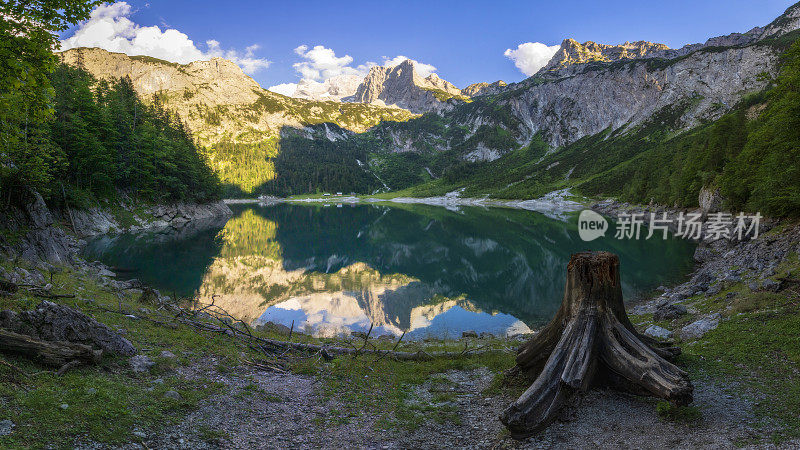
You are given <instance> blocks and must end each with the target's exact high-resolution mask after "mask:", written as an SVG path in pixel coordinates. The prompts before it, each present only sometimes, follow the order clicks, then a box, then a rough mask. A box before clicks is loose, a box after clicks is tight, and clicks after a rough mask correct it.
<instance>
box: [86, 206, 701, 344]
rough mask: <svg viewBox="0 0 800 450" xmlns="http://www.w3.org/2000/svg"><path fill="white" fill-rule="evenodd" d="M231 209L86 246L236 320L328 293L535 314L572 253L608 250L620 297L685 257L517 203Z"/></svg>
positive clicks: (376, 301)
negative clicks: (171, 228)
mask: <svg viewBox="0 0 800 450" xmlns="http://www.w3.org/2000/svg"><path fill="white" fill-rule="evenodd" d="M234 210H235V213H236V214H235V217H234V218H232V219H231V220H230V221H228V222H227V223H226V224H225V226H224V228H222V229H221V230H220V227H219V225H217V226H216V227H210V228H208V229H205V230H195V231H194V232H193V233H189V234H187V233H184V234H183V235H181V234H180V233H175V235H174V236H171V237H166V236H164V235H161V236H159V235H157V234H150V235H147V234H139V235H120V236H117V237H113V238H112V237H103V238H100V239H98V240H96V241H95V242H93V243H91V244H90V246H89V248H88V249H89V250H91V251H92V252H93V253H94V254H95V255H96V256H97V255H101V259H102V260H103V261H104V262H106V263H108V264H111V265H116V266H120V267H131V268H138V270H139V272H138V273H133V274H132V276H134V277H137V278H141V279H142V280H143V281H145V282H148V283H152V284H154V285H156V286H157V287H160V288H162V289H165V290H167V291H171V290H176V291H178V292H180V293H183V294H184V295H187V294H189V295H190V294H193V293H197V294H199V295H200V296H201V297H203V298H206V300H208V301H210V298H211V295H214V294H217V295H221V297H220V298H219V299H218V300H217V302H218V303H220V302H222V303H224V304H225V306H223V307H227V308H230V309H232V312H233V313H235V314H237V315H239V316H240V317H243V318H250V319H254V318H256V317H258V316H259V315H260V314H261V313H262V312H263V311H264V310H265V309H266V308H267V307H268V306H271V305H275V304H277V303H280V302H282V301H284V300H287V299H290V298H297V297H301V296H310V295H317V294H320V293H325V292H328V293H340V294H345V295H347V296H349V297H352V298H354V299H355V300H356V301H357V302H358V306H359V307H360V308H361V309H362V310H363V311H364V312H365V314H366V315H367V316H368V317H369V318H370V320H372V321H373V322H375V323H376V324H381V323H385V324H391V325H394V326H397V327H399V328H401V329H408V327H409V326H411V323H410V322H411V318H410V317H411V315H412V312H413V311H417V312H419V311H421V310H422V309H424V310H425V311H430V313H431V314H432V313H434V312H435V311H438V310H439V309H440V308H437V307H431V308H428V307H429V306H436V305H442V306H444V305H450V304H458V305H459V306H462V307H463V308H465V309H468V310H474V311H486V312H491V313H493V312H503V313H507V314H510V315H513V316H515V317H517V318H519V319H522V320H523V321H525V322H527V323H528V324H531V325H534V324H538V323H541V322H544V321H546V320H548V319H549V318H550V317H551V315H552V314H553V312H554V311H555V309H556V308H557V307H558V304H559V303H560V299H561V295H562V291H563V284H564V276H565V266H566V263H567V261H568V258H569V255H570V254H571V253H574V252H577V251H582V250H600V249H602V250H608V251H612V252H614V253H617V254H618V255H619V256H620V259H621V261H622V267H621V271H622V279H623V283H624V286H623V289H624V291H625V293H626V295H627V296H628V297H630V296H631V295H634V294H635V293H637V292H641V291H642V290H644V289H649V288H652V287H654V286H656V285H657V284H660V283H665V282H668V281H669V280H674V279H676V278H677V277H679V276H681V275H682V274H684V273H686V272H687V271H688V270H689V268H690V265H691V252H692V248H691V246H690V245H688V244H687V243H685V242H673V241H668V242H663V241H660V240H659V241H654V240H651V241H618V240H615V239H600V240H598V241H594V242H591V243H585V242H583V241H581V240H580V239H579V238H578V236H577V230H576V227H575V226H574V224H566V223H563V222H558V221H555V220H552V219H548V218H546V217H544V216H542V215H540V214H536V213H532V212H528V211H519V210H501V209H482V208H468V209H465V210H464V212H463V213H459V212H452V211H448V210H446V209H444V208H437V207H426V206H413V207H411V206H403V207H402V209H401V208H386V207H374V206H358V207H352V208H351V207H345V208H334V207H321V206H295V205H286V204H284V205H277V206H273V207H267V208H264V207H257V206H234ZM187 290H188V292H187ZM422 307H425V308H422ZM227 308H226V309H227ZM415 308H416V309H415ZM420 308H422V309H420Z"/></svg>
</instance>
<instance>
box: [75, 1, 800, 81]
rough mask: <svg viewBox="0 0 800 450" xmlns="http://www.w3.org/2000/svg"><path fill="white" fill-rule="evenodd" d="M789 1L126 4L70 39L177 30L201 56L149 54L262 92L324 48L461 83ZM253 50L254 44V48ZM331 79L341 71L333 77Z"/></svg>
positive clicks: (756, 20)
mask: <svg viewBox="0 0 800 450" xmlns="http://www.w3.org/2000/svg"><path fill="white" fill-rule="evenodd" d="M793 3H794V2H793V1H787V0H724V1H723V0H708V1H703V0H694V1H687V0H678V1H674V0H673V1H669V2H653V1H639V2H631V1H617V0H613V1H603V2H599V1H588V0H559V1H528V2H512V1H504V0H495V1H488V2H468V1H461V2H441V1H440V2H436V1H405V2H384V1H375V0H373V1H363V2H362V1H353V2H335V1H303V2H269V1H235V0H230V1H227V2H220V1H196V0H195V1H189V0H168V1H167V0H149V1H138V0H129V1H128V2H127V4H128V6H129V8H127V9H126V8H118V9H116V10H115V12H113V13H109V14H110V15H113V16H114V18H115V20H119V18H120V17H124V18H126V19H128V20H130V21H131V22H132V23H133V25H131V24H130V23H127V22H126V24H125V27H127V28H125V29H121V30H118V29H116V28H115V29H114V31H113V33H115V34H114V35H113V36H111V37H109V36H106V35H103V36H100V37H98V36H94V37H91V36H89V37H87V36H83V35H82V36H81V38H80V39H77V38H76V39H74V44H75V45H80V44H84V45H85V43H86V42H97V45H101V44H100V43H99V42H100V41H102V40H103V39H106V40H109V42H110V43H109V44H108V45H109V46H112V47H113V46H114V45H122V44H120V40H121V39H122V40H124V39H128V40H129V41H130V40H133V39H136V37H135V36H137V35H136V31H131V30H132V29H133V30H138V31H141V29H142V28H144V27H153V26H157V27H158V29H159V30H160V31H161V32H162V33H163V32H165V31H166V30H168V29H171V30H173V33H172V34H170V35H167V34H157V35H155V37H153V36H150V38H151V39H165V40H169V41H170V44H169V45H173V44H174V45H176V46H184V47H185V45H186V44H185V42H182V41H181V39H182V38H181V37H180V36H179V33H177V32H180V33H183V34H184V35H185V37H187V38H188V40H191V41H192V43H193V44H194V45H195V47H196V49H191V48H184V47H181V49H179V51H180V52H182V53H180V56H175V57H174V58H173V57H171V54H169V53H168V52H169V51H172V50H170V49H167V50H164V49H161V50H160V52H161V53H159V51H156V50H154V51H153V52H155V53H159V54H154V55H151V56H156V57H162V58H164V59H173V60H181V59H184V60H187V59H192V58H196V57H197V56H196V55H197V54H198V53H197V52H200V53H202V54H203V55H211V54H221V55H222V56H228V57H231V58H232V59H235V60H237V61H239V62H240V65H243V66H245V67H247V68H248V70H247V71H248V72H249V73H250V74H251V75H252V76H253V78H255V79H256V81H258V82H259V83H260V84H261V85H262V86H264V87H270V86H272V85H276V84H280V83H294V82H297V81H298V80H299V79H300V78H301V75H300V73H298V70H297V69H296V68H295V67H293V64H295V63H298V62H302V61H306V62H308V61H309V58H311V56H308V57H307V58H306V59H303V58H302V57H301V56H300V54H298V53H297V52H295V49H296V48H297V47H298V46H300V45H307V46H309V47H313V46H317V45H320V46H324V47H325V48H326V49H330V50H332V51H333V52H335V55H336V57H337V58H339V59H338V60H336V61H337V63H339V64H340V65H345V63H347V61H346V60H342V59H341V58H342V57H344V56H345V55H349V56H350V57H352V60H353V61H352V62H349V63H347V64H346V65H348V66H351V67H354V68H356V69H354V71H357V70H361V71H363V70H364V66H362V67H361V68H360V69H358V66H359V65H364V64H366V63H368V62H373V63H377V64H382V63H383V61H384V58H388V59H392V58H395V57H397V56H398V55H403V56H406V57H408V58H412V59H414V60H417V61H419V62H421V63H424V64H430V65H432V66H435V67H436V69H437V70H436V71H437V73H438V74H439V75H440V76H441V77H442V78H444V79H446V80H448V81H450V82H452V83H454V84H455V85H456V86H458V87H464V86H466V85H467V84H470V83H474V82H479V81H489V82H491V81H495V80H498V79H502V80H505V81H507V82H514V81H519V80H522V79H524V78H526V75H524V74H523V73H522V72H521V71H520V70H519V69H518V68H517V67H515V64H514V62H513V61H512V60H511V59H509V58H507V57H506V56H504V52H505V50H506V49H516V48H517V46H518V45H519V44H522V43H525V42H541V43H543V44H545V45H547V46H552V45H557V44H559V43H560V42H561V41H562V40H563V39H564V38H567V37H571V38H573V39H576V40H578V41H580V42H583V41H586V40H593V41H596V42H601V43H621V42H624V41H626V40H629V41H634V40H649V41H653V42H661V43H665V44H667V45H669V46H670V47H673V48H677V47H680V46H682V45H684V44H689V43H695V42H703V41H705V40H706V39H708V38H709V37H712V36H718V35H722V34H728V33H731V32H734V31H738V32H744V31H747V30H749V29H750V28H752V27H754V26H763V25H766V24H767V23H769V22H770V21H771V20H772V19H774V18H775V17H777V16H778V15H780V14H781V13H783V11H784V10H785V9H786V8H787V7H788V6H790V5H791V4H793ZM118 6H119V5H118ZM116 23H117V24H118V25H119V24H120V23H119V22H116ZM120 26H121V25H120ZM98 29H99V28H98ZM148 30H151V31H152V30H154V29H152V28H150V29H148ZM175 30H177V31H175ZM75 32H76V29H72V30H69V31H67V32H66V33H64V34H63V35H62V38H65V39H66V38H69V37H71V36H73V35H74V34H75ZM88 34H89V33H87V35H88ZM150 34H151V35H152V34H153V33H150ZM118 35H120V36H118ZM176 36H178V37H176ZM167 37H169V39H167ZM87 39H88V40H87ZM207 41H216V42H217V43H218V45H216V44H215V43H212V44H211V46H209V44H207ZM68 42H69V41H68ZM143 42H145V45H144V48H148V45H150V44H147V43H146V42H147V41H146V40H145V39H144V38H143ZM123 44H124V45H129V44H125V43H123ZM254 44H255V45H257V46H258V47H257V48H256V47H251V46H253V45H254ZM159 45H160V44H159ZM248 47H250V51H248V49H247V48H248ZM115 48H116V47H115ZM131 51H138V52H140V53H147V52H148V50H141V49H139V50H131ZM306 51H307V50H306ZM164 52H167V53H164ZM323 56H324V55H323ZM329 56H330V55H329ZM237 58H238V59H237ZM267 61H268V63H267ZM181 62H182V61H181ZM312 65H313V64H312ZM313 68H314V67H312V69H313ZM316 68H317V69H319V67H316ZM331 73H338V72H336V71H333V72H327V74H331ZM354 73H355V72H354ZM325 77H326V75H325V73H321V72H317V80H318V81H321V80H322V79H324V78H325Z"/></svg>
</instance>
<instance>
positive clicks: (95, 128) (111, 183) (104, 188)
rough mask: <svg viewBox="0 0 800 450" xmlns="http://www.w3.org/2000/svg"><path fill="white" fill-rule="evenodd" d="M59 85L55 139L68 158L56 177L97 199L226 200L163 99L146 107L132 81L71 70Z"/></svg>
mask: <svg viewBox="0 0 800 450" xmlns="http://www.w3.org/2000/svg"><path fill="white" fill-rule="evenodd" d="M52 83H53V86H54V87H55V92H56V95H55V102H54V106H55V120H54V121H53V122H52V125H51V127H50V139H51V141H52V143H53V144H54V145H55V146H56V147H57V148H58V149H60V151H61V153H62V155H63V158H64V164H60V165H58V166H57V167H55V168H54V172H55V173H56V174H57V175H58V178H59V179H60V180H64V181H65V182H67V183H68V184H69V186H71V187H72V188H73V189H74V190H75V191H77V192H79V193H80V192H83V193H90V194H92V195H93V196H95V197H109V196H114V195H115V194H116V192H118V191H122V192H126V193H128V194H131V195H133V196H135V197H137V198H140V199H142V200H146V201H174V200H195V201H207V200H211V199H214V198H216V197H217V196H218V195H219V193H220V185H219V181H218V179H217V177H216V175H215V174H214V173H213V172H212V171H211V169H210V168H209V166H208V165H207V164H206V161H205V159H204V157H203V156H202V155H201V154H200V151H199V149H198V147H197V146H196V145H195V143H194V141H193V140H192V138H191V135H190V134H189V131H188V130H187V128H186V126H185V125H184V123H183V122H181V121H180V119H179V118H178V115H177V114H175V113H173V112H170V111H167V110H166V109H164V107H163V106H162V104H161V102H160V101H159V99H158V95H154V96H153V99H152V101H150V102H148V103H145V102H143V101H142V100H141V99H140V98H139V96H138V95H137V94H136V91H135V90H134V88H133V83H132V82H131V80H130V79H129V78H123V79H120V80H118V81H116V82H113V83H107V82H97V81H96V80H95V79H94V78H93V77H92V76H91V75H89V74H88V73H87V72H86V71H84V70H82V69H80V68H75V67H70V66H67V65H64V64H62V65H59V66H58V67H57V69H56V70H55V72H54V73H53V75H52Z"/></svg>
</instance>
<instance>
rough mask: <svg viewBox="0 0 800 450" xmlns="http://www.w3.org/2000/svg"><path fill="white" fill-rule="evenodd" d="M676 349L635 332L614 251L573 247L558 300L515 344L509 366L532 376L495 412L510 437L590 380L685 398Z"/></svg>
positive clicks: (687, 385) (546, 418) (534, 427)
mask: <svg viewBox="0 0 800 450" xmlns="http://www.w3.org/2000/svg"><path fill="white" fill-rule="evenodd" d="M679 353H680V349H678V348H676V347H670V346H669V343H659V342H658V341H656V340H654V339H651V338H649V337H647V336H644V335H641V334H639V333H638V332H637V331H636V329H635V328H634V327H633V324H631V322H630V320H629V319H628V316H627V314H626V313H625V305H624V304H623V301H622V286H621V285H620V277H619V258H618V257H617V256H616V255H614V254H612V253H608V252H584V253H577V254H574V255H572V257H571V258H570V261H569V264H568V265H567V283H566V288H565V290H564V298H563V300H562V302H561V308H559V310H558V312H557V313H556V316H555V318H554V319H553V320H552V321H551V322H550V323H549V324H548V325H547V326H545V327H544V328H543V329H542V330H541V331H540V332H539V333H537V334H536V335H535V336H534V337H533V338H532V339H531V340H529V341H528V342H526V343H525V344H523V345H522V346H521V347H520V348H519V350H518V351H517V365H516V367H515V368H514V371H515V372H524V373H527V374H529V375H531V376H532V377H536V380H535V381H534V382H533V384H532V385H531V386H530V387H529V388H528V390H526V391H525V393H523V394H522V396H520V397H519V399H517V401H515V402H514V403H512V404H511V405H510V406H509V407H508V408H507V409H506V410H505V411H504V412H503V413H502V415H501V416H500V420H501V421H502V422H503V424H504V425H505V426H506V427H507V428H508V430H509V431H510V432H511V435H512V436H513V437H515V438H518V439H519V438H525V437H528V436H531V435H534V434H536V433H538V432H539V431H541V430H542V429H544V428H545V427H547V425H549V424H550V423H551V422H552V421H553V420H554V419H555V417H556V415H557V414H558V412H559V410H560V409H561V408H562V406H564V404H565V402H566V401H567V400H568V399H569V398H570V397H571V396H572V395H574V394H575V393H577V392H585V391H586V390H587V389H589V388H590V387H591V386H593V385H607V386H611V387H613V388H616V389H619V390H622V391H626V392H630V393H634V394H637V395H651V396H654V397H659V398H663V399H666V400H669V401H671V402H674V403H676V404H679V405H685V404H688V403H691V401H692V391H693V387H692V384H691V382H690V381H689V378H688V376H687V374H686V372H684V371H683V370H681V369H679V368H678V367H676V366H675V365H673V364H672V363H670V362H668V361H667V359H671V358H672V357H674V356H676V355H678V354H679Z"/></svg>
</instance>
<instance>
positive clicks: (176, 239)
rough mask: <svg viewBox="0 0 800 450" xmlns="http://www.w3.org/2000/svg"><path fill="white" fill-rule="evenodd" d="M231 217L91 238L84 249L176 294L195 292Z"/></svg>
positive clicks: (87, 254)
mask: <svg viewBox="0 0 800 450" xmlns="http://www.w3.org/2000/svg"><path fill="white" fill-rule="evenodd" d="M226 220H227V218H224V217H223V218H215V219H209V220H196V221H192V222H188V223H186V224H185V225H183V226H181V227H165V228H161V229H156V230H147V231H141V232H136V233H123V234H113V235H112V234H108V235H100V236H96V237H94V238H93V239H90V240H89V241H88V242H87V244H86V247H85V248H84V250H83V255H84V257H85V258H86V259H88V260H100V261H102V262H103V263H105V264H106V265H109V266H111V267H112V268H114V269H115V270H116V269H119V270H120V272H119V274H118V275H119V276H120V277H125V278H137V279H139V280H141V281H143V282H145V283H146V284H148V285H152V286H155V287H157V288H158V289H161V290H163V291H164V293H165V294H169V295H172V293H173V292H175V293H177V294H178V295H182V296H188V295H192V294H193V293H194V292H195V291H196V290H197V289H198V288H199V287H200V284H201V282H202V280H203V274H205V272H206V270H207V269H208V267H209V266H210V265H211V263H212V261H213V260H214V258H215V257H216V256H217V255H218V254H219V253H220V251H221V249H222V242H220V241H219V240H218V239H217V233H219V231H220V230H221V229H222V228H223V226H224V225H226Z"/></svg>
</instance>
